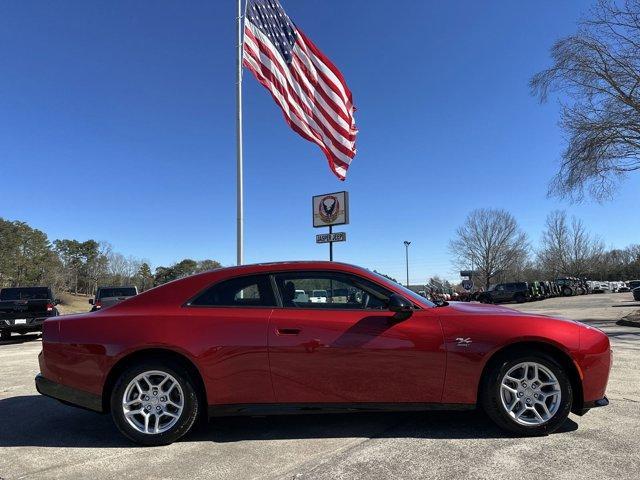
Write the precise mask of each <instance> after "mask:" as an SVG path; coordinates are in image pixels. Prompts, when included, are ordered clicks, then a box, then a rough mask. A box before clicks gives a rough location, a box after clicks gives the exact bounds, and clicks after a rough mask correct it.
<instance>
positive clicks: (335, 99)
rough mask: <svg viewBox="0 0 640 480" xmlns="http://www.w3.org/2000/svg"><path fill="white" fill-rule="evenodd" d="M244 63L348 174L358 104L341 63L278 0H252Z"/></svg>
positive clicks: (295, 124)
mask: <svg viewBox="0 0 640 480" xmlns="http://www.w3.org/2000/svg"><path fill="white" fill-rule="evenodd" d="M243 50H244V55H243V64H244V66H245V67H247V68H248V69H249V70H251V71H252V72H253V74H254V75H255V76H256V78H257V79H258V81H259V82H260V83H262V85H264V87H265V88H266V89H267V90H269V91H270V92H271V95H272V96H273V98H274V100H275V101H276V103H277V104H278V105H279V106H280V108H281V109H282V112H283V113H284V118H285V120H286V121H287V123H288V124H289V126H290V127H291V128H292V129H293V130H294V131H295V132H297V133H298V134H299V135H300V136H302V137H304V138H306V139H307V140H309V141H310V142H313V143H315V144H317V145H318V146H319V147H320V148H321V149H322V151H323V152H324V154H325V155H326V157H327V160H328V161H329V166H330V168H331V170H332V171H333V173H334V174H335V175H336V176H337V177H338V178H339V179H340V180H344V179H345V177H346V175H347V169H348V168H349V164H350V163H351V160H352V159H353V157H354V156H355V154H356V147H355V141H356V133H357V130H356V126H355V120H354V118H353V113H354V111H355V108H354V106H353V101H352V98H351V91H349V88H348V87H347V84H346V83H345V81H344V77H343V76H342V74H341V73H340V71H339V70H338V69H337V68H336V66H335V65H334V64H333V63H331V61H330V60H329V59H328V58H327V57H325V56H324V55H323V54H322V52H321V51H320V50H318V47H316V46H315V45H314V44H313V43H312V42H311V40H309V39H308V38H307V37H306V35H305V34H304V33H302V31H301V30H300V29H299V28H298V27H296V25H295V24H294V23H293V22H292V21H291V19H290V18H289V17H288V15H287V14H286V13H285V11H284V9H283V8H282V6H281V5H280V3H279V2H278V0H248V2H247V11H246V18H245V23H244V49H243Z"/></svg>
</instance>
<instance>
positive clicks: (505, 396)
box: [481, 353, 573, 436]
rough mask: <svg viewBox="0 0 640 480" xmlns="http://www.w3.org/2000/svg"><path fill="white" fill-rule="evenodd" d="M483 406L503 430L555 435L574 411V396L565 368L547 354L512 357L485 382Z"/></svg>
mask: <svg viewBox="0 0 640 480" xmlns="http://www.w3.org/2000/svg"><path fill="white" fill-rule="evenodd" d="M485 380H486V382H487V383H486V384H485V385H484V386H483V392H482V397H481V403H482V406H483V408H484V410H485V411H486V412H487V414H488V415H489V417H490V418H491V419H492V420H493V421H494V422H495V423H496V424H497V425H498V426H500V427H502V428H503V429H506V430H509V431H511V432H514V433H517V434H519V435H527V436H535V435H546V434H549V433H552V432H553V431H555V430H556V429H558V427H560V425H562V423H564V421H565V420H566V418H567V416H568V415H569V412H570V411H571V402H572V397H573V392H572V389H571V382H570V381H569V377H568V376H567V374H566V372H565V371H564V369H563V367H562V366H561V365H560V364H559V363H558V362H557V361H556V360H555V359H554V358H553V357H551V356H549V355H546V354H544V353H539V354H534V355H512V356H510V357H506V358H503V359H502V360H501V361H499V362H496V363H495V364H494V365H493V367H492V368H491V370H490V371H489V372H488V375H487V377H486V378H485Z"/></svg>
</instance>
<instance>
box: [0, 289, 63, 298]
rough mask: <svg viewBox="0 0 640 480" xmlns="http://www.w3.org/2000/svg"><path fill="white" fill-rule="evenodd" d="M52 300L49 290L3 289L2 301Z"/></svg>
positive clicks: (0, 296)
mask: <svg viewBox="0 0 640 480" xmlns="http://www.w3.org/2000/svg"><path fill="white" fill-rule="evenodd" d="M49 298H51V295H50V294H49V289H48V288H41V287H35V288H3V289H2V290H0V300H9V301H11V300H48V299H49Z"/></svg>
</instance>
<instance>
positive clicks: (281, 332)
mask: <svg viewBox="0 0 640 480" xmlns="http://www.w3.org/2000/svg"><path fill="white" fill-rule="evenodd" d="M301 331H302V330H301V329H299V328H276V333H277V334H278V335H298V334H300V332H301Z"/></svg>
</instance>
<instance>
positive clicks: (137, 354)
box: [102, 347, 207, 412]
mask: <svg viewBox="0 0 640 480" xmlns="http://www.w3.org/2000/svg"><path fill="white" fill-rule="evenodd" d="M151 359H157V360H161V361H164V362H172V363H176V364H178V365H181V366H182V367H183V368H184V369H185V370H186V371H187V373H188V374H189V377H191V379H192V380H193V382H194V383H195V385H194V386H195V388H196V391H197V392H198V398H199V399H200V401H201V402H203V403H202V405H203V407H204V406H206V403H207V402H206V399H207V391H206V387H205V384H204V381H203V379H202V374H201V373H200V370H199V369H198V367H197V366H196V364H195V363H194V362H193V360H191V359H190V358H189V357H188V356H187V355H186V354H184V353H181V352H177V351H175V350H172V349H169V348H165V347H153V348H144V349H141V350H136V351H133V352H129V353H127V354H125V355H123V356H122V357H121V358H120V359H119V360H118V361H117V362H116V363H115V364H114V365H113V367H112V368H111V370H109V373H108V374H107V377H106V379H105V382H104V387H103V389H102V407H103V411H104V412H108V411H109V410H110V397H111V391H112V390H113V387H114V385H115V383H116V381H117V380H118V378H119V377H120V375H121V374H122V373H123V372H124V371H125V370H126V369H127V368H128V367H129V366H131V365H134V364H136V363H138V362H140V361H143V360H151Z"/></svg>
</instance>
